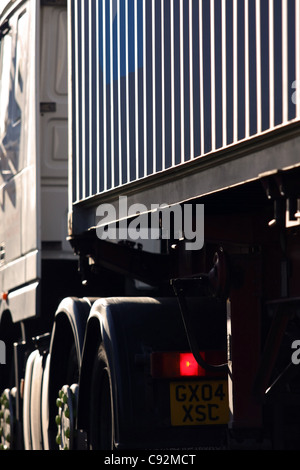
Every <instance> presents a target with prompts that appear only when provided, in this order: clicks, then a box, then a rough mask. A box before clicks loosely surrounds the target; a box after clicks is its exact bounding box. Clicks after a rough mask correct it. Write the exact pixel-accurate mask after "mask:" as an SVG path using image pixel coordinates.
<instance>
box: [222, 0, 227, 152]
mask: <svg viewBox="0 0 300 470" xmlns="http://www.w3.org/2000/svg"><path fill="white" fill-rule="evenodd" d="M226 69H227V60H226V0H222V137H223V142H222V145H223V146H224V147H225V146H226V145H227V79H226V77H227V75H226Z"/></svg>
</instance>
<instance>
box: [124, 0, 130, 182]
mask: <svg viewBox="0 0 300 470" xmlns="http://www.w3.org/2000/svg"><path fill="white" fill-rule="evenodd" d="M125 51H126V53H125V54H126V131H127V132H126V143H127V182H129V181H130V129H129V124H130V121H129V44H128V0H126V1H125Z"/></svg>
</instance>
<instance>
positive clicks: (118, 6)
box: [117, 0, 123, 185]
mask: <svg viewBox="0 0 300 470" xmlns="http://www.w3.org/2000/svg"><path fill="white" fill-rule="evenodd" d="M117 1H118V2H117V44H118V46H117V62H118V137H119V185H121V184H122V178H123V175H122V132H121V129H122V122H121V47H120V42H121V34H120V0H117Z"/></svg>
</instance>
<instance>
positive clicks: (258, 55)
mask: <svg viewBox="0 0 300 470" xmlns="http://www.w3.org/2000/svg"><path fill="white" fill-rule="evenodd" d="M255 7H256V11H255V23H256V83H257V87H256V93H257V95H256V97H257V100H256V101H257V133H258V134H259V133H261V129H262V102H261V100H262V96H261V18H260V17H261V15H260V0H256V5H255Z"/></svg>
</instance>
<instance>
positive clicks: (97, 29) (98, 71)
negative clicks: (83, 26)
mask: <svg viewBox="0 0 300 470" xmlns="http://www.w3.org/2000/svg"><path fill="white" fill-rule="evenodd" d="M96 38H97V41H96V54H97V57H100V47H99V2H96ZM99 102H100V67H99V66H98V67H96V116H97V135H96V139H97V162H96V171H97V183H96V184H97V193H100V137H99V134H100V133H99V127H100V104H99Z"/></svg>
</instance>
